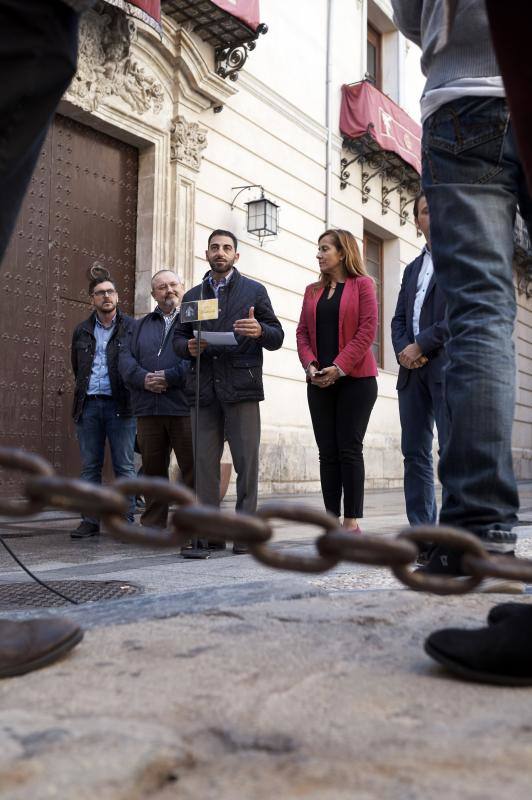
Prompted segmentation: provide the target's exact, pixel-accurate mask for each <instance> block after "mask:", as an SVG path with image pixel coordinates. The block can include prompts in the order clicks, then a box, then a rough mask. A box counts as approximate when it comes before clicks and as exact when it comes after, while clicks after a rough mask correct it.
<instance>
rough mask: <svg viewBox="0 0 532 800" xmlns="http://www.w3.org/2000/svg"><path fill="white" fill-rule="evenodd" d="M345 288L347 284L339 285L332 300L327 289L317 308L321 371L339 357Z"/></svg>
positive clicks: (317, 339)
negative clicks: (339, 323) (339, 335)
mask: <svg viewBox="0 0 532 800" xmlns="http://www.w3.org/2000/svg"><path fill="white" fill-rule="evenodd" d="M344 286H345V283H337V284H336V287H335V290H334V292H333V295H332V297H331V298H330V299H328V294H329V290H328V289H325V290H324V292H323V294H322V296H321V297H320V299H319V300H318V305H317V308H316V344H317V348H318V363H319V365H320V369H323V368H324V367H331V366H332V363H333V361H334V359H335V358H336V356H337V355H338V350H339V344H338V320H339V316H340V300H341V299H342V292H343V291H344Z"/></svg>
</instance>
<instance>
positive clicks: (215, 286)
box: [209, 270, 234, 300]
mask: <svg viewBox="0 0 532 800" xmlns="http://www.w3.org/2000/svg"><path fill="white" fill-rule="evenodd" d="M233 272H234V270H231V272H230V273H229V274H228V275H226V276H225V278H222V280H221V281H215V280H213V278H212V275H209V283H210V285H211V287H212V290H213V292H214V296H215V297H216V299H217V300H219V299H220V290H221V289H225V287H226V286H227V284H228V283H229V281H230V280H231V278H232V277H233Z"/></svg>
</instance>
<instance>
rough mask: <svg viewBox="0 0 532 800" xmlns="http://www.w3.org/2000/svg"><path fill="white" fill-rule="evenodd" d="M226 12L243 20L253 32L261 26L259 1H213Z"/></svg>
mask: <svg viewBox="0 0 532 800" xmlns="http://www.w3.org/2000/svg"><path fill="white" fill-rule="evenodd" d="M212 2H213V3H214V4H215V5H216V6H219V7H220V8H221V9H223V10H224V11H227V12H228V13H229V14H231V15H232V16H233V17H236V18H237V19H239V20H241V22H243V23H244V25H247V26H248V27H249V28H251V29H252V30H253V31H256V30H257V28H258V27H259V25H260V9H259V0H212Z"/></svg>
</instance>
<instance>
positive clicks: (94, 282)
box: [87, 261, 116, 295]
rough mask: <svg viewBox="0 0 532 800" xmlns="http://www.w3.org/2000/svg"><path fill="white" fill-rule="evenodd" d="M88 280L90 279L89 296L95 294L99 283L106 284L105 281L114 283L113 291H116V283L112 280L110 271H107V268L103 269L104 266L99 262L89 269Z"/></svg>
mask: <svg viewBox="0 0 532 800" xmlns="http://www.w3.org/2000/svg"><path fill="white" fill-rule="evenodd" d="M87 278H88V279H89V295H92V294H93V293H94V290H95V288H96V287H97V286H98V284H99V283H105V281H109V283H112V284H113V289H115V290H116V286H115V282H114V280H113V279H112V278H111V274H110V272H109V270H108V269H105V267H102V265H101V264H99V263H98V262H97V261H95V262H94V264H93V265H92V267H89V269H88V270H87Z"/></svg>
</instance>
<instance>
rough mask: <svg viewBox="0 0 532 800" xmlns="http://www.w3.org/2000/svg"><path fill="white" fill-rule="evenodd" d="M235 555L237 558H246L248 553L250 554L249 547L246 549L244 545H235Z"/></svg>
mask: <svg viewBox="0 0 532 800" xmlns="http://www.w3.org/2000/svg"><path fill="white" fill-rule="evenodd" d="M233 553H234V554H235V556H244V555H245V554H246V553H249V547H244V545H243V544H234V545H233Z"/></svg>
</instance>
